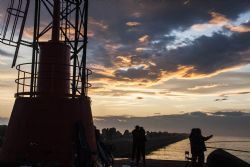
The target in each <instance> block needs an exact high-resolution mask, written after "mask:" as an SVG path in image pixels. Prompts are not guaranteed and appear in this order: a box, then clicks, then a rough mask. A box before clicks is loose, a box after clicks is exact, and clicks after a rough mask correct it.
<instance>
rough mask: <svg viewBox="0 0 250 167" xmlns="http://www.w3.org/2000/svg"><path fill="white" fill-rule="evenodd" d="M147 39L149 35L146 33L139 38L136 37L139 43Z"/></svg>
mask: <svg viewBox="0 0 250 167" xmlns="http://www.w3.org/2000/svg"><path fill="white" fill-rule="evenodd" d="M148 40H149V36H148V35H144V36H142V37H140V38H139V39H138V41H139V42H140V43H146V42H148Z"/></svg>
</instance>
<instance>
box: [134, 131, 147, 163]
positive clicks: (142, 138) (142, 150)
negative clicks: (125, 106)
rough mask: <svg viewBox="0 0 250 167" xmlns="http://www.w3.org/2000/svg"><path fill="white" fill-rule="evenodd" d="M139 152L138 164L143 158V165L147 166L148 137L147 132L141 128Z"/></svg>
mask: <svg viewBox="0 0 250 167" xmlns="http://www.w3.org/2000/svg"><path fill="white" fill-rule="evenodd" d="M138 141H139V142H138V151H137V156H136V163H137V164H138V162H139V160H140V158H141V157H142V161H143V165H145V164H146V161H145V145H146V141H147V139H146V135H145V130H144V128H143V127H140V129H139V136H138Z"/></svg>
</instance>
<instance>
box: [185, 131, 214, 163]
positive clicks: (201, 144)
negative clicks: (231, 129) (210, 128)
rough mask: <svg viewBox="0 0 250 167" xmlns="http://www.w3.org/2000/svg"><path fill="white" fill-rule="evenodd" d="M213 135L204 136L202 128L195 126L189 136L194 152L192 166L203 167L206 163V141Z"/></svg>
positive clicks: (192, 151)
mask: <svg viewBox="0 0 250 167" xmlns="http://www.w3.org/2000/svg"><path fill="white" fill-rule="evenodd" d="M212 137H213V135H210V136H207V137H203V136H202V134H201V129H199V128H193V129H192V130H191V134H190V136H189V140H190V146H191V153H192V166H193V167H203V165H204V159H205V157H204V152H205V151H206V150H207V149H206V145H205V141H207V140H209V139H210V138H212Z"/></svg>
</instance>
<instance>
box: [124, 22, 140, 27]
mask: <svg viewBox="0 0 250 167" xmlns="http://www.w3.org/2000/svg"><path fill="white" fill-rule="evenodd" d="M126 25H127V26H129V27H136V26H140V25H141V23H139V22H127V23H126Z"/></svg>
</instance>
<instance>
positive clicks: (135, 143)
mask: <svg viewBox="0 0 250 167" xmlns="http://www.w3.org/2000/svg"><path fill="white" fill-rule="evenodd" d="M139 129H140V127H139V126H138V125H136V126H135V129H134V130H133V131H132V136H133V145H132V161H134V159H135V153H136V151H137V150H138V138H139Z"/></svg>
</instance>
